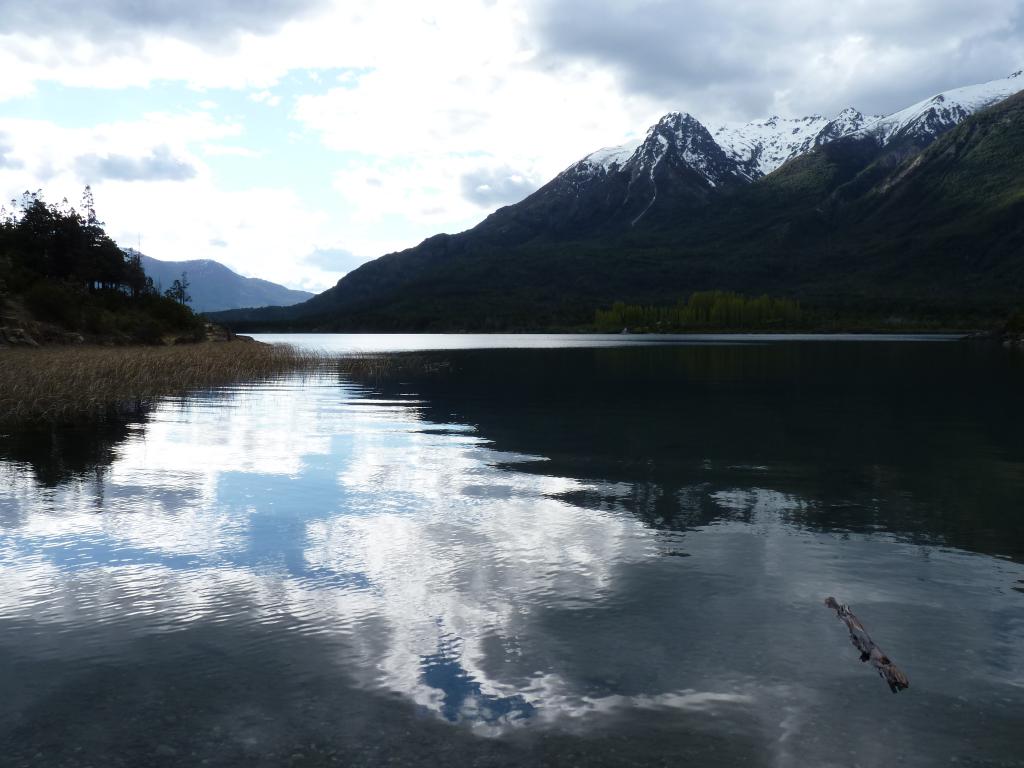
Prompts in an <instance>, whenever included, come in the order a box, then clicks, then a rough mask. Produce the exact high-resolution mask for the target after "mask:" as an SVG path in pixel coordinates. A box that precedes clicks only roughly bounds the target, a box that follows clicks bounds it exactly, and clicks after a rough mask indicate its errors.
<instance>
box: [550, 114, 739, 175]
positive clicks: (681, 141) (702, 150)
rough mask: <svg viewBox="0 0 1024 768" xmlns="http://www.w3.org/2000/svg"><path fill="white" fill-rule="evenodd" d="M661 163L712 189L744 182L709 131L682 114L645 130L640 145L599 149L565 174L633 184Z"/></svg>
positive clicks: (731, 160) (663, 120) (633, 143)
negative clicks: (621, 175)
mask: <svg viewBox="0 0 1024 768" xmlns="http://www.w3.org/2000/svg"><path fill="white" fill-rule="evenodd" d="M662 163H668V164H669V165H675V166H677V167H678V168H680V169H689V170H692V171H693V172H695V173H696V174H697V175H698V176H700V177H701V178H702V179H704V181H705V182H707V183H708V184H709V185H711V186H712V187H717V186H718V185H720V184H723V183H727V182H728V181H730V180H733V179H743V178H746V175H745V174H744V173H743V172H742V171H741V170H739V169H738V168H737V166H736V163H735V161H734V160H733V159H732V158H730V157H729V156H728V154H727V153H726V151H725V150H724V149H723V148H722V146H721V145H720V144H719V143H718V142H716V141H715V138H714V137H713V136H712V135H711V134H710V133H709V132H708V129H707V128H705V127H704V126H703V125H702V124H701V122H700V121H699V120H697V119H696V118H695V117H693V115H690V114H687V113H685V112H669V113H668V114H667V115H665V116H664V117H662V118H661V120H659V121H658V122H657V123H656V124H655V125H652V126H651V127H650V128H649V129H648V130H647V135H646V136H645V137H644V139H643V141H633V142H630V143H628V144H622V145H620V146H617V147H606V148H604V149H599V150H597V151H596V152H592V153H590V154H589V155H587V156H586V157H585V158H583V159H582V160H580V161H579V162H578V163H574V164H573V165H572V166H570V167H569V168H567V169H566V170H565V171H564V173H565V174H571V175H574V176H583V177H586V176H589V175H595V174H596V175H603V174H607V173H614V172H619V171H623V172H627V173H629V174H630V176H631V177H632V179H633V180H634V181H635V180H636V179H637V178H638V177H640V176H646V177H653V175H654V172H655V168H657V167H658V166H659V165H661V164H662Z"/></svg>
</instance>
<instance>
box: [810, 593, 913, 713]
mask: <svg viewBox="0 0 1024 768" xmlns="http://www.w3.org/2000/svg"><path fill="white" fill-rule="evenodd" d="M825 605H827V606H828V607H829V608H831V609H832V610H834V611H835V612H836V615H837V616H839V619H840V621H842V622H843V623H844V624H846V627H847V629H849V630H850V642H852V643H853V645H854V647H855V648H856V649H857V650H858V651H860V660H861V661H870V662H871V666H873V667H874V668H875V669H877V670H878V674H879V675H881V676H882V679H883V680H885V682H886V683H888V684H889V690H890V691H892V692H893V693H899V692H900V691H902V690H903V689H904V688H909V687H910V681H909V680H907V676H906V675H905V674H903V670H901V669H900V668H899V667H897V666H896V665H895V664H893V663H892V659H890V658H889V657H888V656H886V655H885V654H884V653H883V652H882V649H881V648H879V647H878V646H877V645H875V641H874V640H872V639H871V635H869V634H868V633H867V630H866V629H864V625H863V624H861V623H860V620H858V619H857V617H856V616H854V615H853V611H851V610H850V606H848V605H844V604H843V603H840V602H837V601H836V599H835V598H834V597H829V598H826V599H825Z"/></svg>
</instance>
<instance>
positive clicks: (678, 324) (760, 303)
mask: <svg viewBox="0 0 1024 768" xmlns="http://www.w3.org/2000/svg"><path fill="white" fill-rule="evenodd" d="M594 327H595V328H596V329H597V330H599V331H618V330H622V329H624V328H628V329H629V330H633V331H660V332H668V331H684V332H685V331H705V330H706V331H712V330H714V331H721V330H774V331H787V330H797V329H802V328H806V327H807V318H806V317H805V315H804V312H803V310H802V309H801V308H800V303H799V302H797V301H793V300H792V299H777V298H772V297H771V296H759V297H757V298H749V297H747V296H742V295H740V294H738V293H731V292H728V291H704V292H698V293H694V294H693V295H692V296H690V298H689V300H688V301H686V300H682V299H680V301H679V302H678V303H676V304H675V305H674V306H668V307H657V306H640V305H635V304H625V303H624V302H621V301H618V302H616V303H615V304H613V305H612V307H611V309H607V310H602V309H599V310H597V311H596V312H595V313H594Z"/></svg>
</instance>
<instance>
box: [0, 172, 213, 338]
mask: <svg viewBox="0 0 1024 768" xmlns="http://www.w3.org/2000/svg"><path fill="white" fill-rule="evenodd" d="M183 279H184V276H183ZM182 295H183V296H184V295H185V294H184V291H182ZM177 298H178V300H175V298H173V297H169V296H161V295H160V294H159V292H158V291H157V290H156V288H155V287H154V285H153V282H152V280H150V279H149V278H147V277H146V274H145V272H144V271H143V269H142V264H141V259H140V257H139V255H138V254H134V253H133V254H131V255H128V254H126V253H125V252H124V251H122V250H121V249H120V248H119V247H118V245H117V244H116V243H115V242H114V241H113V240H112V239H111V238H110V237H109V236H108V235H107V234H106V232H105V231H104V229H103V223H102V222H101V221H99V220H98V218H97V216H96V211H95V208H94V204H93V199H92V192H91V191H90V189H89V188H88V187H86V189H85V192H84V194H83V196H82V204H81V210H76V209H75V208H74V207H73V206H71V205H70V204H68V202H67V200H64V201H63V202H61V203H60V204H53V203H50V204H48V203H46V202H45V201H44V200H43V198H42V196H41V195H40V194H39V193H38V192H36V193H29V192H26V193H25V194H24V195H23V196H22V197H21V199H20V200H17V201H12V209H11V210H7V209H0V310H2V311H3V312H4V315H5V318H6V319H11V318H12V317H17V315H18V314H19V312H20V313H23V314H27V315H28V316H30V317H31V319H32V320H34V321H40V322H41V323H43V324H52V326H54V327H55V328H59V329H62V330H63V331H65V332H70V333H72V334H80V335H82V336H88V337H94V338H97V339H103V340H105V341H114V342H119V343H131V342H135V343H145V344H153V343H160V342H161V341H163V340H164V339H165V338H166V337H168V336H174V337H177V338H194V339H199V338H202V337H203V334H204V328H205V324H204V322H203V320H202V319H201V318H199V317H198V316H197V315H196V314H195V313H194V312H192V310H191V309H189V308H188V306H187V305H186V303H185V302H184V301H183V300H181V299H182V297H177ZM4 324H5V323H4V322H0V325H4Z"/></svg>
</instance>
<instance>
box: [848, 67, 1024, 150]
mask: <svg viewBox="0 0 1024 768" xmlns="http://www.w3.org/2000/svg"><path fill="white" fill-rule="evenodd" d="M1022 90H1024V70H1022V71H1018V72H1014V73H1013V74H1012V75H1010V76H1009V77H1005V78H1003V79H1001V80H992V81H991V82H988V83H981V84H980V85H968V86H965V87H963V88H954V89H953V90H951V91H944V92H943V93H940V94H937V95H935V96H932V97H931V98H930V99H925V100H924V101H919V102H918V103H917V104H914V105H913V106H910V107H907V108H906V109H903V110H900V111H899V112H895V113H893V114H891V115H888V116H886V117H881V118H878V119H877V120H875V121H873V122H871V123H869V124H867V125H865V126H864V127H863V129H861V130H860V131H859V132H858V135H861V136H865V137H870V138H873V139H874V140H876V141H877V142H878V143H879V144H881V145H882V146H885V145H887V144H889V143H891V142H892V141H893V140H895V139H898V138H907V139H911V140H915V141H918V142H921V141H924V142H929V141H931V140H932V139H934V138H935V137H937V136H939V135H940V134H942V133H945V132H946V131H948V130H949V129H950V128H953V127H954V126H956V125H958V124H960V123H961V122H963V121H964V120H966V119H967V118H968V117H970V116H971V115H973V114H974V113H975V112H977V111H978V110H981V109H985V108H986V107H991V106H992V105H994V104H998V103H999V102H1000V101H1003V100H1004V99H1007V98H1009V97H1010V96H1013V95H1014V94H1015V93H1018V92H1020V91H1022Z"/></svg>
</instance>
